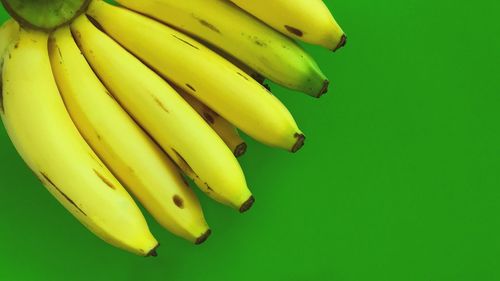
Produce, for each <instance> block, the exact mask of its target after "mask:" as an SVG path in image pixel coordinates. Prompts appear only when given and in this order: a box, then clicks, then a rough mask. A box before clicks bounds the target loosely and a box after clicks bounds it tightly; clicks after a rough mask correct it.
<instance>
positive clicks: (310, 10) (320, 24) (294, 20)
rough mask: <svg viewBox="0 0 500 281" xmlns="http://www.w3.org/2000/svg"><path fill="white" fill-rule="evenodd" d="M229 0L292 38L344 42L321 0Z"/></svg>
mask: <svg viewBox="0 0 500 281" xmlns="http://www.w3.org/2000/svg"><path fill="white" fill-rule="evenodd" d="M231 1H232V2H233V3H235V4H236V5H238V6H239V7H241V8H242V9H244V10H246V11H247V12H249V13H250V14H252V15H254V16H255V17H257V18H259V19H260V20H262V21H263V22H265V23H267V24H269V25H270V26H272V27H273V28H274V29H276V30H279V31H280V32H281V33H283V34H285V35H287V36H290V37H292V38H295V39H298V40H302V41H304V42H308V43H311V44H316V45H320V46H323V47H326V48H328V49H330V50H333V51H335V50H337V49H339V48H341V47H343V46H344V45H345V43H346V40H347V37H346V36H345V34H344V31H342V28H341V27H340V26H339V25H338V23H337V22H336V21H335V19H334V18H333V16H332V14H331V13H330V11H329V10H328V7H326V5H325V3H323V1H322V0H293V1H290V0H273V1H265V0H251V1H249V0H231ZM137 2H140V1H137Z"/></svg>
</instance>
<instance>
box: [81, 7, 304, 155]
mask: <svg viewBox="0 0 500 281" xmlns="http://www.w3.org/2000/svg"><path fill="white" fill-rule="evenodd" d="M207 2H210V1H207ZM87 13H88V15H89V16H91V17H92V18H93V19H94V20H95V21H97V23H98V24H99V25H100V26H101V28H102V29H103V30H104V31H105V32H106V33H108V35H110V36H111V37H113V38H114V39H115V40H117V41H118V42H119V43H120V44H121V45H122V46H124V47H125V48H127V49H128V50H129V51H130V52H132V53H133V54H135V55H136V56H138V57H139V58H140V59H141V60H142V61H143V62H145V63H146V64H148V65H149V66H150V67H152V68H153V69H155V70H156V71H157V72H158V73H160V74H162V75H163V76H164V78H166V79H168V80H170V81H172V82H173V83H174V84H176V85H177V86H179V87H181V88H183V89H184V90H185V91H187V92H188V93H189V94H191V95H193V96H194V97H196V98H197V99H199V100H200V101H201V102H203V103H204V104H206V105H207V106H209V107H210V108H212V109H213V110H214V111H215V112H217V113H218V114H220V115H221V116H223V117H224V118H225V119H227V120H228V121H229V122H231V123H232V124H234V125H235V126H236V127H238V128H239V129H241V130H242V131H243V132H245V133H247V134H248V135H249V136H251V137H253V138H254V139H256V140H258V141H260V142H262V143H265V144H267V145H270V146H275V147H280V148H283V149H287V150H290V151H292V152H296V151H297V150H298V149H300V148H301V147H302V145H303V144H304V139H305V138H304V135H303V134H302V132H301V131H300V130H299V128H298V127H297V124H296V123H295V120H294V119H293V117H292V115H291V114H290V112H289V111H288V110H287V109H286V107H285V106H284V105H283V104H282V103H281V102H280V101H279V100H278V99H277V98H276V97H275V96H273V95H272V94H270V93H269V92H268V91H267V90H266V89H265V88H264V87H263V86H262V85H260V84H259V83H257V82H256V81H255V80H253V79H252V78H251V77H250V76H248V75H247V74H245V73H244V72H243V71H242V70H240V69H239V68H237V67H236V66H234V65H233V64H231V63H230V62H228V61H227V60H225V59H224V58H222V57H221V56H219V55H217V54H215V53H214V52H212V51H211V50H210V49H208V48H206V47H205V46H203V45H202V44H200V43H198V42H197V41H195V40H193V39H191V38H190V37H188V36H186V35H184V34H182V33H180V32H178V31H176V30H174V29H172V28H169V27H167V26H165V25H163V24H161V23H159V22H157V21H155V20H152V19H149V18H147V17H145V16H142V15H139V14H137V13H135V12H132V11H129V10H126V9H124V8H120V7H115V6H112V5H110V4H107V3H105V2H103V1H93V2H92V3H91V4H90V6H89V9H88V11H87ZM144 30H147V31H148V32H144ZM158 46H161V48H158Z"/></svg>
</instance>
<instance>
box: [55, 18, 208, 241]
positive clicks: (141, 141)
mask: <svg viewBox="0 0 500 281" xmlns="http://www.w3.org/2000/svg"><path fill="white" fill-rule="evenodd" d="M49 54H50V58H51V62H52V68H53V71H54V75H55V78H56V82H57V85H58V86H59V90H60V92H61V95H62V97H63V99H64V101H65V104H66V107H67V108H68V111H69V113H70V115H71V117H72V118H73V120H74V122H75V124H76V126H77V128H78V129H79V131H80V133H81V134H82V135H83V137H84V138H85V139H86V140H87V142H88V143H89V144H90V146H91V147H92V148H93V149H94V150H95V151H96V153H97V154H98V155H99V157H101V159H102V160H103V161H104V162H105V163H106V165H107V166H108V168H109V169H110V170H111V171H112V172H113V173H114V174H115V175H116V176H117V178H118V179H119V180H120V181H121V182H122V183H123V184H124V185H126V186H127V188H128V189H129V191H131V192H132V193H133V194H134V195H135V197H137V198H138V199H139V201H140V202H141V203H142V205H143V206H144V207H145V208H146V209H147V210H148V211H149V212H150V213H151V214H152V215H153V217H154V218H155V219H156V220H157V221H158V222H159V223H160V224H161V225H163V226H164V227H165V228H167V229H169V230H170V231H171V232H173V233H175V234H177V235H179V236H181V237H184V238H185V239H187V240H190V241H193V242H194V243H196V244H199V243H202V242H203V241H205V239H206V238H207V237H208V236H209V234H210V230H209V229H208V226H207V224H206V222H205V219H204V217H203V213H202V210H201V206H200V203H199V201H198V199H197V198H196V195H195V194H194V193H193V191H192V190H191V189H190V188H189V186H188V185H187V184H186V183H185V181H184V180H183V178H182V175H181V174H180V172H179V171H178V170H177V168H176V167H175V165H174V164H173V163H172V162H171V160H169V159H168V158H167V156H166V155H165V154H164V153H163V152H162V151H161V149H160V148H159V147H158V146H157V145H156V144H155V143H154V142H153V141H152V140H151V139H150V138H149V137H148V136H147V135H146V133H144V132H143V131H142V129H141V128H140V127H139V126H138V125H137V124H136V123H135V122H134V120H133V119H132V118H131V117H130V116H129V115H128V114H127V113H126V112H125V111H124V110H123V109H122V108H121V107H120V105H119V104H118V103H117V102H116V101H115V100H114V99H113V97H112V96H110V94H109V92H108V91H107V90H106V88H105V87H104V86H103V85H102V83H101V82H100V81H99V78H98V77H97V76H96V75H95V74H94V72H93V71H92V69H91V68H90V66H89V65H88V63H87V61H86V60H85V57H84V56H83V55H82V54H81V52H80V50H79V49H78V46H77V45H76V43H75V41H74V40H73V37H72V35H71V31H70V29H69V27H68V26H66V27H62V28H60V29H58V30H57V31H56V32H54V33H53V34H52V36H51V40H50V41H49Z"/></svg>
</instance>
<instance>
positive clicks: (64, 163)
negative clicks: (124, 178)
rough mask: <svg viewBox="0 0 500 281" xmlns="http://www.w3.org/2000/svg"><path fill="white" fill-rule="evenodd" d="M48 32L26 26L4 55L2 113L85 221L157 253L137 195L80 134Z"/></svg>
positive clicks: (120, 243) (108, 237)
mask: <svg viewBox="0 0 500 281" xmlns="http://www.w3.org/2000/svg"><path fill="white" fill-rule="evenodd" d="M47 44H48V34H46V33H43V32H40V31H32V30H25V29H21V31H20V34H19V38H18V40H16V41H14V42H13V43H12V44H11V45H10V47H9V49H8V51H7V52H6V53H5V55H4V60H5V62H4V66H3V77H2V78H3V108H2V110H1V111H0V115H1V117H2V119H3V122H4V124H5V127H6V129H7V132H8V134H9V136H10V138H11V140H12V142H13V144H14V146H15V147H16V149H17V151H18V152H19V154H20V155H21V157H22V158H23V159H24V160H25V162H26V163H27V165H28V166H29V167H30V168H31V169H32V170H33V172H34V173H35V174H36V175H37V176H38V177H39V178H40V180H41V181H42V183H43V185H44V186H45V187H46V188H47V189H48V190H49V191H50V193H52V195H54V196H55V197H56V199H57V200H58V201H59V202H60V203H61V204H62V205H63V206H64V207H65V208H66V209H68V210H69V211H70V212H71V213H72V214H73V216H75V217H76V218H77V219H78V220H79V221H80V222H81V223H82V224H83V225H85V226H86V227H87V228H88V229H89V230H91V231H92V232H93V233H95V234H96V235H97V236H99V237H100V238H101V239H103V240H105V241H106V242H108V243H110V244H112V245H114V246H116V247H119V248H122V249H125V250H128V251H130V252H133V253H135V254H138V255H142V256H148V255H153V256H154V255H156V252H155V249H156V247H157V246H158V242H157V241H156V240H155V238H154V237H153V236H152V235H151V233H150V231H149V229H148V226H147V224H146V221H145V219H144V217H143V216H142V214H141V212H140V210H139V208H138V207H137V206H136V204H135V203H134V201H133V200H132V198H131V197H130V196H129V194H128V193H127V192H126V191H125V189H124V188H123V187H122V186H121V184H120V183H119V182H118V180H117V179H116V178H114V177H113V175H112V174H111V172H110V171H109V170H108V169H107V168H105V166H104V165H103V163H102V162H101V161H100V160H99V158H98V157H97V156H96V154H95V153H94V152H93V151H92V149H91V148H90V147H89V146H88V145H87V143H86V142H85V140H84V139H83V138H82V137H81V135H80V134H79V132H78V130H77V128H76V127H75V125H74V124H73V123H72V121H71V118H70V116H69V114H68V112H67V111H66V108H65V106H64V103H63V100H62V99H61V96H60V94H59V92H58V88H57V85H56V83H55V81H54V77H53V75H52V70H51V65H50V59H49V55H48V50H47Z"/></svg>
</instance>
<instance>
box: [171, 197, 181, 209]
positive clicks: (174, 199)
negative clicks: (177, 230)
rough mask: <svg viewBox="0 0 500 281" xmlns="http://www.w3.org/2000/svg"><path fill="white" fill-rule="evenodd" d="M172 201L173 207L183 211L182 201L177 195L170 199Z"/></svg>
mask: <svg viewBox="0 0 500 281" xmlns="http://www.w3.org/2000/svg"><path fill="white" fill-rule="evenodd" d="M172 200H173V201H174V204H175V206H177V207H178V208H179V209H184V200H182V198H181V197H180V196H179V195H174V197H173V198H172Z"/></svg>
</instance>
